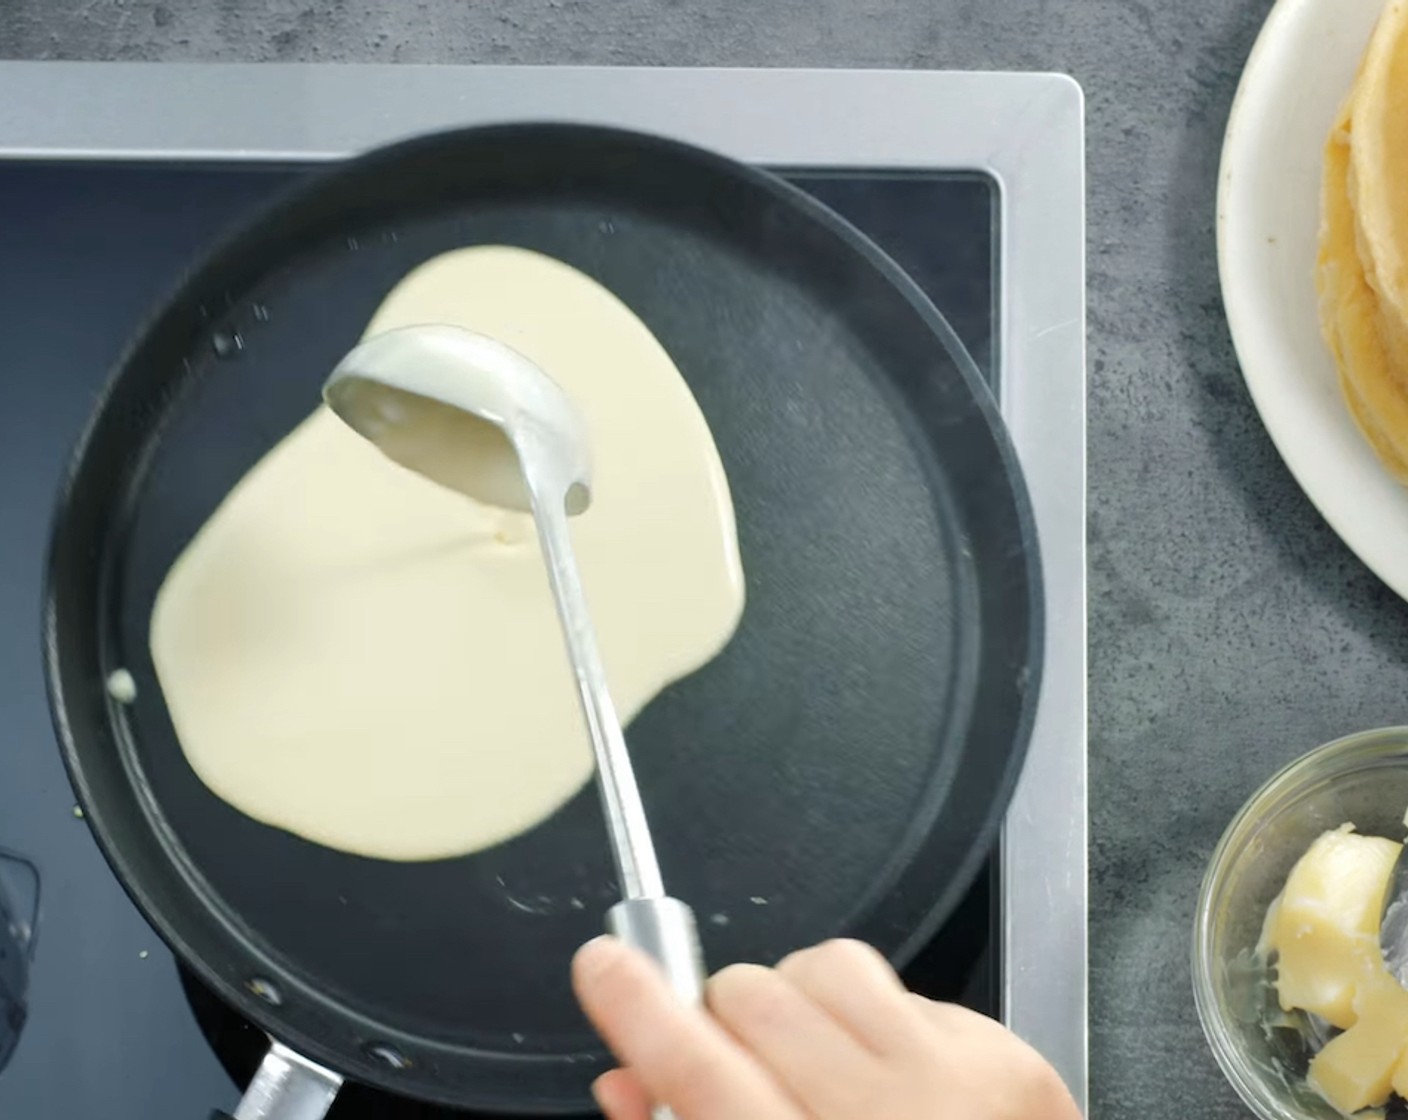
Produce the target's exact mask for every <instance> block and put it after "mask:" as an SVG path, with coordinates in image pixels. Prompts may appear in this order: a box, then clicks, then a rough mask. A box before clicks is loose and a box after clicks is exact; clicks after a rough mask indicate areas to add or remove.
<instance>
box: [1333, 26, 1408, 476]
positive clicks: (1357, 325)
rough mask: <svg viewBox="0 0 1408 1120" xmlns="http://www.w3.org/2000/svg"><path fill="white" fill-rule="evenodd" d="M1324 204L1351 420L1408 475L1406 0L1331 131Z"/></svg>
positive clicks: (1336, 331) (1392, 467) (1339, 360)
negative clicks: (1352, 418)
mask: <svg viewBox="0 0 1408 1120" xmlns="http://www.w3.org/2000/svg"><path fill="white" fill-rule="evenodd" d="M1395 126H1396V127H1395ZM1321 205H1322V212H1321V229H1320V252H1319V258H1318V262H1317V270H1316V283H1317V287H1318V289H1319V293H1320V320H1321V328H1322V330H1323V333H1324V336H1325V341H1326V343H1327V344H1328V346H1329V348H1330V352H1331V354H1332V355H1333V356H1334V359H1335V363H1336V365H1337V366H1338V368H1339V378H1340V387H1341V389H1342V390H1343V392H1344V397H1345V402H1346V404H1347V406H1348V408H1349V411H1350V413H1351V415H1352V416H1353V417H1354V420H1355V422H1356V423H1357V424H1358V425H1359V428H1360V430H1361V431H1362V432H1363V433H1364V436H1365V438H1366V439H1367V440H1368V441H1369V443H1370V444H1371V445H1372V446H1373V448H1374V450H1375V452H1376V453H1377V454H1378V456H1379V458H1380V459H1381V460H1382V461H1383V463H1384V465H1385V467H1387V468H1388V470H1389V471H1391V472H1392V473H1393V475H1394V476H1395V477H1396V478H1397V479H1398V480H1399V481H1400V482H1403V483H1405V484H1408V0H1390V2H1389V3H1388V5H1387V6H1386V8H1385V10H1384V13H1383V15H1382V17H1381V18H1380V20H1379V23H1378V25H1377V27H1376V28H1375V31H1374V35H1373V37H1372V39H1371V40H1370V44H1369V47H1368V49H1367V51H1366V53H1365V56H1364V60H1363V62H1362V63H1361V65H1360V68H1359V73H1358V75H1357V77H1356V79H1355V82H1354V86H1353V88H1352V89H1351V90H1350V93H1349V95H1348V97H1347V98H1346V99H1345V102H1344V105H1343V106H1342V108H1341V110H1340V113H1339V115H1338V117H1337V118H1336V120H1335V124H1334V127H1333V128H1332V129H1331V131H1330V136H1329V139H1328V140H1327V142H1326V145H1325V171H1324V183H1323V191H1322V199H1321Z"/></svg>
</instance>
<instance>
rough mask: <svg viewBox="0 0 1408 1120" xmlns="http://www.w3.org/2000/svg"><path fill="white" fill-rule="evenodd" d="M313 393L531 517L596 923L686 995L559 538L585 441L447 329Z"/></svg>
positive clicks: (695, 977) (511, 365)
mask: <svg viewBox="0 0 1408 1120" xmlns="http://www.w3.org/2000/svg"><path fill="white" fill-rule="evenodd" d="M323 398H324V399H325V400H326V401H327V403H328V405H329V407H331V409H332V410H333V412H334V413H336V414H337V415H338V416H339V417H341V418H342V420H344V421H345V422H346V423H347V424H348V425H349V426H350V427H352V428H353V429H354V430H355V431H357V432H358V433H360V434H361V435H363V436H365V437H366V438H367V439H369V440H370V441H371V442H372V443H374V444H375V445H376V446H377V447H378V448H380V449H381V451H382V452H383V453H384V454H386V455H387V456H388V457H389V458H391V459H392V460H394V461H395V462H397V463H400V464H401V465H402V466H404V467H408V468H409V469H411V470H413V471H416V472H417V473H419V474H421V475H423V476H425V477H426V478H429V479H431V480H432V481H434V482H438V483H440V484H441V485H442V486H446V487H448V488H450V489H452V490H456V491H458V492H460V493H463V494H467V495H469V496H470V497H472V498H475V499H476V500H478V501H481V502H486V503H489V504H492V505H496V506H501V507H505V508H508V509H515V510H524V511H527V512H531V513H532V515H533V520H534V522H535V524H536V526H537V532H538V538H539V540H540V542H541V544H542V550H543V560H544V562H545V564H546V566H547V573H548V582H549V584H551V586H552V593H553V598H554V600H555V602H556V604H557V614H558V618H559V620H560V621H561V623H562V632H563V636H564V638H565V640H566V643H567V653H568V658H569V660H570V661H571V664H572V669H573V672H574V674H575V677H576V682H577V693H578V698H579V699H580V701H581V705H582V713H583V716H584V717H585V719H586V722H587V728H588V731H589V733H590V737H591V742H592V749H593V752H594V754H595V757H596V773H597V788H598V791H599V793H600V796H601V803H602V808H603V810H604V812H605V817H606V825H607V831H608V833H609V837H610V842H611V850H612V855H613V857H614V860H615V865H616V871H617V873H618V875H619V877H620V881H621V888H622V894H623V896H624V897H623V899H622V901H621V902H619V903H617V904H616V905H615V906H613V907H612V908H611V910H610V911H609V912H608V914H607V928H608V929H609V930H610V931H611V932H612V933H614V934H616V935H617V936H618V937H620V938H621V939H622V940H624V941H626V942H628V943H630V944H632V945H635V946H636V947H637V948H639V949H642V950H643V951H644V952H646V953H647V954H648V955H649V956H651V957H653V958H654V959H655V960H656V961H657V962H658V963H659V964H660V966H661V968H662V969H664V971H665V974H666V976H667V977H668V979H669V980H670V983H671V985H672V986H673V987H674V988H675V990H676V991H677V992H678V993H679V994H680V996H681V997H682V998H684V999H686V1000H688V1001H690V1002H698V1001H699V1000H700V999H701V998H702V990H703V963H702V959H701V955H700V951H699V942H698V934H697V931H696V927H695V922H694V915H693V913H692V912H691V910H690V909H689V907H688V906H686V905H685V904H684V903H683V902H680V901H679V900H677V899H673V898H670V897H668V896H667V895H666V894H665V887H664V881H663V879H662V878H661V875H660V865H659V863H658V862H657V860H656V857H655V847H654V844H653V843H652V841H651V837H650V827H649V824H648V823H647V820H646V816H645V809H644V806H643V805H642V803H641V797H640V791H639V789H638V788H637V786H636V780H635V774H634V771H633V770H632V767H631V759H630V755H629V754H628V752H627V750H626V740H625V736H624V735H623V734H622V732H621V721H620V719H619V717H618V716H617V714H616V708H615V706H614V705H613V704H612V702H611V696H610V693H609V691H608V688H607V683H606V674H605V670H604V669H603V666H602V662H601V654H600V651H599V649H598V647H597V641H596V632H595V630H594V629H593V627H592V622H591V618H590V616H589V614H588V612H587V605H586V599H585V596H584V595H583V592H582V583H581V579H580V577H579V574H578V571H577V562H576V559H575V557H574V555H573V551H572V540H571V537H570V535H569V533H568V528H567V518H568V516H569V515H575V514H579V513H582V512H583V511H585V510H586V508H587V506H588V505H589V504H590V501H591V448H590V440H589V438H588V434H587V430H586V425H585V423H584V421H583V419H582V417H581V416H580V414H579V413H578V411H577V409H576V407H575V406H574V405H573V403H572V401H571V400H570V399H569V398H568V397H567V395H566V394H565V393H563V391H562V390H561V389H560V388H558V386H557V384H556V383H555V382H554V381H552V379H551V378H549V377H548V375H547V374H545V373H544V372H543V371H542V370H541V369H539V368H538V367H537V366H536V365H535V364H533V363H532V362H531V361H529V360H528V359H527V358H525V357H524V356H523V355H521V354H519V353H518V352H517V351H515V350H512V349H510V348H509V347H508V346H505V345H504V344H503V343H500V342H497V341H495V340H494V339H491V338H487V337H485V336H483V335H480V334H476V333H474V332H473V331H469V330H465V329H463V328H460V327H450V326H417V327H403V328H401V329H399V330H392V331H387V332H385V333H383V334H379V335H376V336H374V337H373V338H371V339H368V340H367V341H365V342H363V343H361V344H360V345H359V346H357V347H356V348H355V349H353V350H352V351H351V352H350V353H349V354H348V355H347V356H346V357H345V358H343V359H342V361H341V362H339V363H338V365H337V368H336V369H335V370H334V371H333V373H332V375H331V376H330V377H329V378H328V380H327V383H326V385H324V387H323ZM662 1115H663V1114H662Z"/></svg>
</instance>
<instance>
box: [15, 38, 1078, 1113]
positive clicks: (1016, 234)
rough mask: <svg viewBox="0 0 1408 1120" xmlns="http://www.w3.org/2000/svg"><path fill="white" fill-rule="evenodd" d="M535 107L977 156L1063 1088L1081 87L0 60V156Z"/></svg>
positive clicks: (899, 152) (542, 114)
mask: <svg viewBox="0 0 1408 1120" xmlns="http://www.w3.org/2000/svg"><path fill="white" fill-rule="evenodd" d="M530 119H538V120H542V119H552V120H573V121H582V122H591V123H600V124H610V125H617V126H621V127H627V128H635V129H640V130H643V131H647V132H656V133H661V134H665V135H670V136H674V137H677V138H679V139H681V140H686V141H690V142H692V143H695V144H700V145H704V146H706V147H710V148H714V149H716V150H718V151H721V152H724V153H727V154H729V155H732V156H734V157H736V158H739V159H743V160H747V161H750V162H753V163H759V164H767V165H770V166H773V167H781V168H785V167H791V166H795V167H825V168H852V167H854V168H867V167H868V168H885V169H896V168H940V169H964V170H976V171H982V172H986V173H987V174H988V175H990V176H992V177H993V179H994V180H995V181H996V182H997V183H998V184H999V188H1000V194H1001V208H1002V229H1001V235H1000V244H1001V249H1000V252H1001V260H1000V282H1001V294H1000V298H1001V316H1000V320H1001V332H1002V333H1001V337H1000V339H999V340H998V346H997V352H998V354H999V358H1000V362H1001V373H1000V383H1001V386H1002V390H1001V405H1002V412H1003V414H1004V416H1005V417H1006V420H1007V424H1008V426H1009V428H1010V430H1011V432H1012V436H1013V439H1014V441H1015V443H1016V446H1017V451H1018V454H1019V455H1020V457H1021V460H1022V462H1023V465H1024V468H1025V471H1026V476H1027V482H1028V485H1029V487H1030V489H1031V495H1032V502H1033V505H1034V507H1035V511H1036V520H1037V526H1038V532H1039V534H1040V539H1041V547H1042V560H1043V565H1044V571H1045V578H1046V609H1047V619H1046V662H1045V669H1044V679H1043V683H1042V694H1041V699H1040V704H1039V708H1038V714H1037V720H1036V727H1035V731H1034V734H1033V739H1032V746H1031V752H1030V756H1029V759H1028V761H1027V766H1026V771H1025V773H1024V775H1023V778H1022V782H1021V786H1020V788H1019V789H1018V792H1017V795H1016V798H1015V800H1014V801H1013V804H1012V808H1011V810H1010V812H1009V814H1008V817H1007V822H1006V825H1005V829H1004V832H1003V841H1002V860H1003V877H1002V887H1003V899H1002V901H1003V922H1004V926H1005V928H1004V937H1003V946H1002V951H1003V972H1002V975H1003V993H1002V996H1003V998H1002V1005H1003V1014H1004V1018H1005V1019H1006V1021H1007V1023H1008V1024H1009V1025H1010V1026H1011V1027H1012V1028H1013V1029H1015V1030H1016V1031H1017V1032H1018V1033H1019V1034H1021V1035H1023V1036H1024V1037H1026V1038H1027V1039H1028V1040H1029V1041H1031V1042H1032V1043H1033V1044H1034V1045H1035V1046H1036V1047H1037V1048H1038V1049H1039V1050H1041V1051H1042V1052H1043V1053H1044V1054H1046V1056H1047V1057H1048V1058H1049V1059H1051V1061H1052V1062H1054V1063H1055V1065H1056V1066H1057V1068H1058V1069H1059V1070H1060V1071H1061V1073H1062V1075H1063V1076H1064V1077H1065V1078H1066V1080H1067V1082H1068V1083H1069V1084H1070V1085H1071V1087H1072V1089H1073V1090H1074V1092H1075V1093H1076V1096H1077V1098H1078V1099H1079V1101H1080V1103H1081V1105H1082V1108H1084V1106H1085V1103H1086V1033H1087V1032H1086V1000H1087V959H1086V926H1087V911H1086V905H1087V901H1086V899H1087V888H1086V832H1087V825H1086V820H1087V817H1086V644H1085V627H1086V578H1085V182H1084V179H1085V169H1084V107H1083V99H1082V96H1081V91H1080V88H1079V87H1078V86H1077V85H1076V84H1075V83H1074V82H1073V81H1072V80H1070V79H1069V78H1066V77H1063V76H1060V75H1048V74H993V73H948V72H944V73H929V72H899V71H843V70H831V71H811V70H807V71H801V70H664V69H607V68H572V67H550V68H549V67H542V68H539V67H473V68H468V67H449V66H330V65H204V64H190V65H185V64H160V65H158V64H144V63H49V62H5V63H0V159H76V160H152V161H160V160H296V161H306V160H319V159H335V158H338V157H341V156H344V155H347V154H349V153H352V152H356V151H358V150H361V149H364V148H367V147H370V146H372V145H375V144H380V143H383V142H387V141H391V140H396V139H399V138H402V137H405V136H408V135H411V134H413V133H417V132H425V131H429V130H432V129H438V128H446V127H452V126H458V125H467V124H483V123H490V122H500V121H509V120H530Z"/></svg>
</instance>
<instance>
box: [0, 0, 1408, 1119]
mask: <svg viewBox="0 0 1408 1120" xmlns="http://www.w3.org/2000/svg"><path fill="white" fill-rule="evenodd" d="M1269 6H1270V4H1269V0H1200V2H1198V3H1187V2H1183V3H1177V2H1175V3H1155V2H1153V0H768V2H766V3H756V4H752V5H749V4H740V3H738V2H737V0H480V2H479V3H470V2H468V0H404V2H401V3H395V4H390V3H376V2H373V0H342V2H339V0H317V2H315V3H307V2H304V0H167V2H165V3H159V2H152V0H6V3H5V4H4V16H3V19H0V56H3V57H10V58H36V59H38V58H79V59H116V58H124V59H187V60H193V59H205V60H226V61H237V60H238V61H254V60H266V59H279V60H287V61H295V60H315V61H335V60H347V61H383V62H384V61H398V60H399V61H407V62H497V63H514V62H525V63H526V62H533V63H565V62H578V63H604V64H613V63H614V64H671V65H691V64H719V65H743V66H772V65H798V66H839V65H845V66H900V67H928V68H944V67H953V68H964V69H971V68H989V67H990V68H1003V69H1055V70H1064V71H1067V72H1069V73H1071V74H1073V75H1075V77H1076V78H1078V79H1079V80H1080V82H1081V83H1082V84H1083V85H1084V87H1085V90H1086V94H1087V97H1088V104H1089V142H1090V148H1089V155H1090V544H1091V552H1090V567H1091V602H1092V605H1091V628H1090V654H1091V657H1090V673H1091V682H1090V683H1091V695H1090V716H1091V779H1092V784H1091V815H1092V840H1091V875H1092V897H1091V907H1092V914H1091V918H1092V931H1091V932H1092V944H1091V955H1092V961H1091V982H1092V992H1091V996H1092V1007H1091V1025H1090V1026H1091V1074H1092V1100H1093V1112H1094V1116H1095V1117H1096V1118H1097V1120H1205V1118H1213V1117H1216V1118H1224V1117H1226V1118H1231V1117H1238V1116H1242V1115H1244V1113H1243V1110H1242V1109H1241V1107H1240V1106H1239V1104H1238V1103H1237V1101H1236V1099H1235V1097H1234V1096H1233V1094H1232V1091H1231V1090H1230V1089H1229V1088H1228V1087H1227V1086H1226V1085H1225V1084H1224V1082H1223V1080H1222V1078H1221V1076H1220V1074H1219V1073H1218V1071H1217V1069H1216V1067H1215V1066H1214V1064H1213V1061H1212V1059H1211V1057H1210V1055H1209V1054H1208V1052H1207V1049H1206V1047H1205V1046H1204V1044H1203V1041H1202V1036H1201V1033H1200V1032H1199V1029H1198V1025H1197V1020H1196V1016H1195V1013H1194V1011H1193V1006H1192V997H1191V992H1190V985H1189V981H1188V965H1187V958H1188V937H1189V923H1190V920H1191V914H1192V908H1193V902H1194V898H1195V895H1196V892H1197V887H1198V880H1199V877H1200V875H1201V873H1202V869H1203V864H1204V863H1205V861H1206V859H1207V857H1208V855H1209V853H1210V852H1211V850H1212V846H1213V844H1214V843H1215V842H1216V840H1217V837H1218V835H1219V833H1220V832H1221V830H1222V828H1223V827H1224V826H1225V824H1226V823H1227V821H1228V820H1229V819H1230V817H1231V816H1232V814H1233V813H1234V812H1235V811H1236V809H1237V807H1238V806H1239V805H1240V804H1241V802H1242V800H1243V799H1244V798H1245V797H1246V795H1247V794H1249V793H1250V792H1251V791H1252V789H1253V788H1254V787H1255V786H1256V785H1258V784H1259V783H1260V782H1261V781H1262V780H1263V779H1264V778H1266V777H1267V776H1268V775H1269V774H1270V773H1271V772H1272V771H1273V770H1274V769H1276V768H1277V767H1279V766H1280V765H1281V764H1283V763H1285V762H1287V761H1289V760H1290V759H1291V758H1293V757H1294V756H1295V755H1297V754H1299V753H1301V752H1302V751H1305V750H1308V749H1309V748H1311V747H1313V746H1315V745H1316V744H1317V743H1320V742H1322V741H1324V740H1326V739H1329V738H1333V737H1335V736H1338V735H1340V734H1342V733H1345V732H1348V731H1352V730H1356V729H1360V728H1365V727H1371V726H1377V725H1381V724H1386V723H1393V722H1403V721H1405V713H1404V703H1403V697H1404V696H1405V694H1408V608H1405V607H1404V605H1403V604H1402V603H1401V602H1399V601H1398V600H1397V599H1396V598H1395V597H1394V596H1393V595H1392V594H1391V593H1390V592H1388V591H1387V590H1386V589H1385V588H1384V587H1383V586H1382V585H1380V584H1379V583H1378V581H1377V580H1376V579H1375V578H1374V577H1373V576H1371V575H1370V574H1369V573H1368V572H1367V571H1366V570H1365V569H1364V568H1363V567H1362V566H1361V565H1360V564H1359V563H1358V562H1357V561H1356V560H1355V558H1354V557H1353V556H1352V555H1351V554H1350V553H1349V552H1348V550H1346V549H1345V548H1344V546H1343V545H1341V544H1340V543H1339V541H1338V539H1337V538H1335V536H1334V535H1333V534H1332V533H1331V532H1330V531H1329V529H1328V528H1327V527H1326V526H1325V525H1324V524H1323V523H1322V522H1321V520H1320V519H1319V517H1318V516H1317V514H1316V513H1315V511H1314V510H1313V509H1312V508H1311V506H1310V504H1309V502H1307V501H1306V500H1305V498H1304V497H1302V495H1301V494H1300V492H1299V490H1297V489H1296V487H1295V484H1294V483H1293V482H1292V480H1291V478H1290V476H1289V474H1288V473H1287V472H1286V470H1285V468H1284V467H1283V466H1282V464H1281V462H1280V460H1279V458H1278V457H1277V455H1276V453H1275V451H1274V449H1273V448H1272V446H1271V443H1270V441H1269V440H1268V439H1267V437H1266V435H1265V433H1264V432H1263V430H1262V428H1261V425H1260V422H1259V421H1258V419H1257V416H1256V413H1255V412H1254V410H1253V408H1252V405H1251V401H1250V399H1249V398H1248V396H1247V393H1246V390H1245V388H1244V387H1243V384H1242V380H1241V376H1240V374H1239V373H1238V370H1237V365H1236V360H1235V357H1234V355H1233V351H1232V346H1231V343H1230V341H1229V339H1228V335H1227V328H1226V325H1225V323H1224V321H1223V316H1222V305H1221V301H1220V298H1219V294H1218V285H1217V270H1216V259H1215V252H1214V245H1213V195H1214V189H1215V179H1216V167H1217V157H1218V149H1219V145H1220V143H1221V137H1222V130H1223V126H1224V123H1225V121H1226V117H1227V111H1228V107H1229V105H1230V102H1231V99H1232V94H1233V90H1234V88H1235V85H1236V81H1237V77H1238V73H1239V71H1240V69H1241V65H1242V62H1243V60H1244V58H1245V57H1246V54H1247V52H1248V50H1249V49H1250V47H1251V44H1252V40H1253V38H1254V36H1255V34H1256V31H1257V29H1258V27H1259V26H1260V24H1261V21H1262V19H1263V17H1264V16H1265V14H1266V11H1267V9H1268V7H1269Z"/></svg>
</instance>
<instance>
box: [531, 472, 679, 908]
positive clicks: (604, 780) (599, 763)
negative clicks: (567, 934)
mask: <svg viewBox="0 0 1408 1120" xmlns="http://www.w3.org/2000/svg"><path fill="white" fill-rule="evenodd" d="M528 484H529V489H530V490H531V491H532V495H533V515H534V516H533V520H534V522H535V523H536V524H537V527H538V539H539V541H540V542H541V543H542V547H543V562H544V563H545V565H546V566H547V570H548V582H549V583H550V584H551V585H552V592H553V599H554V601H555V602H556V604H557V614H558V618H559V620H560V621H561V623H562V633H563V638H564V639H565V641H566V643H567V656H568V659H569V660H570V661H571V663H572V671H573V674H574V675H575V677H576V679H577V696H578V699H579V700H580V701H581V704H582V714H583V715H584V716H585V717H586V721H587V730H588V732H589V733H590V735H591V741H592V751H593V753H594V754H595V756H596V778H597V789H598V791H599V792H600V794H601V804H602V810H603V812H604V814H605V816H606V828H607V832H608V833H609V834H610V839H611V852H612V856H613V858H614V860H615V863H616V872H617V874H618V875H619V876H620V879H621V893H622V894H623V895H624V896H625V897H626V898H627V899H642V898H654V899H660V898H663V897H664V895H665V884H664V880H663V879H662V878H661V876H660V864H659V862H658V861H657V860H656V858H655V845H654V843H653V842H652V840H651V838H650V825H649V823H648V822H647V821H646V817H645V806H644V805H643V804H642V803H641V799H640V790H639V788H637V786H636V777H635V770H634V769H633V768H632V766H631V756H630V754H629V753H628V752H627V750H626V737H625V735H623V734H622V732H621V719H620V717H619V716H618V715H617V714H616V707H615V705H614V704H612V702H611V693H610V690H609V689H608V687H607V683H606V669H605V667H604V666H603V665H602V661H601V651H600V649H599V648H598V646H597V641H596V630H595V628H594V627H593V626H592V620H591V615H590V614H589V613H588V611H587V601H586V594H585V593H584V591H583V590H582V580H581V576H580V575H579V574H578V571H577V560H576V557H575V555H574V553H573V550H572V538H571V536H570V534H569V533H568V530H567V513H566V511H565V509H564V508H563V492H562V491H561V490H560V489H555V488H554V487H552V486H544V485H542V484H541V482H540V481H539V480H536V479H533V478H530V479H529V480H528Z"/></svg>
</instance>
